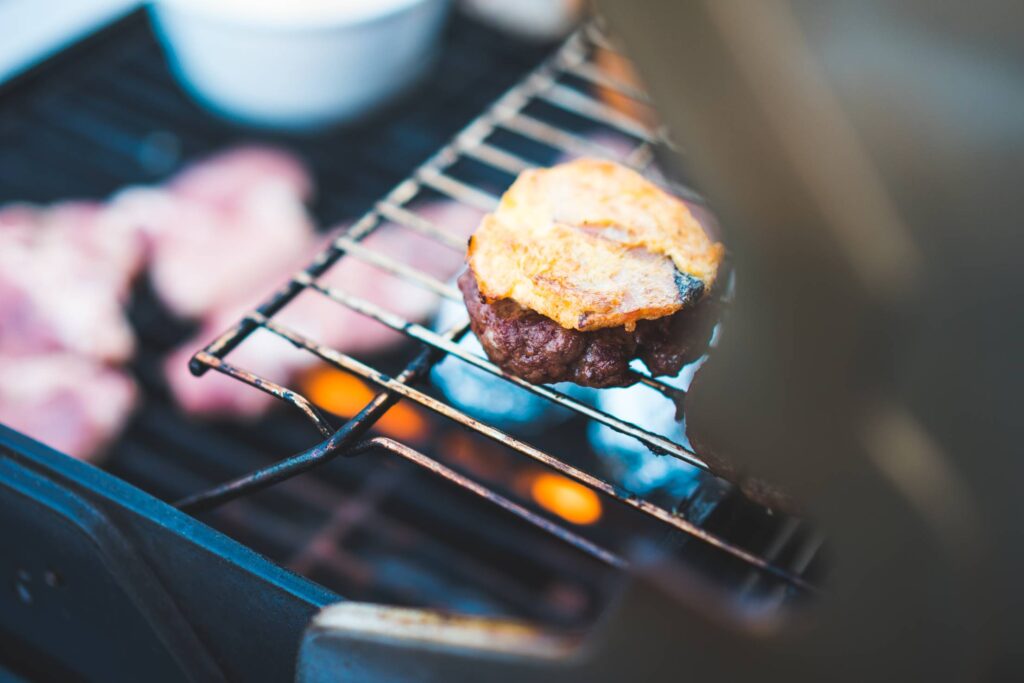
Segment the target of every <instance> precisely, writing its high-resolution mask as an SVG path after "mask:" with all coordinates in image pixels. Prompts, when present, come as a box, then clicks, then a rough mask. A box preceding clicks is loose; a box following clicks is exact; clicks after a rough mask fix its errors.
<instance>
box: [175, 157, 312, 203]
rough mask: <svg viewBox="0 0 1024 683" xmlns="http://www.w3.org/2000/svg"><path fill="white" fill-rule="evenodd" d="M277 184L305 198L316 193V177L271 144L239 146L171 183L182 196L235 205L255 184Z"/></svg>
mask: <svg viewBox="0 0 1024 683" xmlns="http://www.w3.org/2000/svg"><path fill="white" fill-rule="evenodd" d="M268 184H274V185H277V186H279V187H280V188H281V189H282V190H283V191H285V192H287V193H288V194H290V195H292V196H293V197H297V198H298V199H299V200H301V201H309V199H310V198H311V197H312V195H313V179H312V178H311V177H310V175H309V172H308V171H307V170H306V168H305V167H304V166H303V165H302V163H301V162H300V161H299V160H298V159H296V158H295V157H294V156H292V155H291V154H288V153H287V152H283V151H279V150H276V149H273V148H271V147H256V146H250V147H237V148H235V149H232V150H229V151H227V152H223V153H221V154H217V155H216V156H212V157H210V158H208V159H204V160H202V161H200V162H199V163H196V164H194V165H192V166H190V167H188V168H186V169H185V170H184V171H182V172H181V173H179V174H178V175H177V176H175V177H174V178H172V179H171V180H170V182H169V183H168V189H169V190H171V191H172V192H174V194H176V195H178V196H179V197H188V198H189V199H194V200H196V201H200V202H203V203H207V204H225V205H228V206H230V205H232V204H234V203H235V202H236V201H237V200H238V198H239V197H243V196H245V195H247V194H248V193H249V192H250V191H251V189H252V188H253V187H259V186H264V185H268Z"/></svg>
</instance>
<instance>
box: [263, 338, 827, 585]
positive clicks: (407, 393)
mask: <svg viewBox="0 0 1024 683" xmlns="http://www.w3.org/2000/svg"><path fill="white" fill-rule="evenodd" d="M263 326H264V327H265V328H266V329H268V330H270V331H272V332H275V333H277V334H279V335H280V336H281V337H283V338H284V339H287V340H288V341H290V342H292V343H293V344H295V345H297V346H301V347H303V348H305V349H307V350H309V351H311V352H313V353H315V354H316V355H317V356H319V357H320V358H322V359H323V360H325V361H327V362H328V363H331V364H332V365H335V366H336V367H338V368H341V369H342V370H347V371H348V372H351V373H353V374H356V375H359V376H360V377H362V378H363V379H366V380H369V381H370V382H373V383H374V384H376V385H378V386H380V387H381V388H383V389H386V390H388V391H391V392H394V393H395V394H400V395H401V396H402V397H404V398H408V399H410V400H413V401H415V402H416V403H419V404H420V405H422V406H424V407H425V408H428V409H429V410H432V411H433V412H435V413H438V414H439V415H442V416H444V417H447V418H449V419H451V420H453V421H455V422H458V423H459V424H462V425H465V426H466V427H469V428H470V429H472V430H473V431H475V432H477V433H479V434H482V435H484V436H486V437H487V438H489V439H491V440H493V441H495V442H497V443H499V444H502V445H505V446H508V447H509V448H512V449H514V450H516V451H518V452H519V453H521V454H523V455H525V456H527V457H529V458H531V459H533V460H535V461H537V462H539V463H541V464H542V465H545V466H547V467H549V468H550V469H553V470H555V471H556V472H558V473H560V474H562V475H564V476H566V477H569V478H570V479H573V480H575V481H577V482H579V483H581V484H584V485H586V486H589V487H590V488H592V489H594V490H595V491H599V492H601V493H603V494H605V495H607V496H609V497H610V498H612V499H614V500H616V501H618V502H619V503H622V504H623V505H625V506H627V507H630V508H633V509H634V510H637V511H639V512H641V513H643V514H645V515H647V516H649V517H651V518H653V519H656V520H658V521H660V522H663V523H665V524H667V525H669V526H671V527H674V528H676V529H678V530H679V531H682V532H683V533H686V534H689V535H691V536H694V537H696V538H699V539H701V540H702V541H704V542H705V543H708V544H709V545H711V546H714V547H715V548H718V549H719V550H722V551H724V552H726V553H728V554H730V555H732V556H734V557H736V558H738V559H740V560H742V561H744V562H747V563H748V564H751V565H754V566H755V567H758V568H760V569H763V570H764V571H766V572H768V573H770V574H773V575H775V576H778V577H779V578H781V579H783V580H785V581H788V582H790V583H792V584H793V585H795V586H799V587H801V588H804V589H808V590H814V588H813V586H811V585H810V584H808V583H807V582H806V581H804V580H803V579H802V578H801V577H799V576H795V575H793V574H791V573H790V572H787V571H786V570H785V569H782V568H780V567H776V566H774V565H773V564H771V563H770V562H768V561H766V560H764V559H763V558H761V557H758V556H757V555H754V554H753V553H751V552H749V551H747V550H744V549H743V548H740V547H738V546H736V545H733V544H732V543H729V542H728V541H726V540H724V539H721V538H719V537H717V536H715V535H714V534H712V533H710V532H709V531H707V530H705V529H702V528H701V527H699V526H697V525H696V524H694V523H692V522H691V521H689V520H688V519H685V518H683V517H680V516H678V515H676V514H674V513H672V512H670V511H668V510H666V509H664V508H662V507H659V506H658V505H655V504H654V503H651V502H650V501H647V500H644V499H642V498H639V497H637V496H635V495H634V494H632V493H630V492H629V491H625V490H623V489H620V488H619V487H617V486H614V485H613V484H610V483H608V482H607V481H604V480H603V479H600V478H598V477H595V476H593V475H592V474H589V473H587V472H584V471H582V470H580V469H577V468H575V467H573V466H572V465H569V464H568V463H565V462H563V461H561V460H559V459H558V458H556V457H554V456H552V455H550V454H548V453H546V452H545V451H542V450H540V449H539V448H536V447H534V446H531V445H530V444H527V443H525V442H523V441H520V440H519V439H516V438H515V437H513V436H511V435H510V434H506V433H505V432H503V431H501V430H499V429H497V428H496V427H492V426H491V425H489V424H486V423H484V422H480V421H479V420H477V419H475V418H472V417H470V416H469V415H466V414H465V413H463V412H462V411H460V410H458V409H456V408H454V407H452V406H450V405H448V404H447V403H444V402H443V401H439V400H438V399H436V398H434V397H432V396H429V395H427V394H424V393H423V392H421V391H419V390H417V389H415V388H413V387H411V386H409V385H408V384H406V383H405V382H403V381H399V380H398V379H395V378H392V377H389V376H388V375H386V374H384V373H382V372H380V371H379V370H377V369H375V368H373V367H371V366H369V365H367V364H365V363H363V362H361V361H359V360H356V359H355V358H352V357H351V356H348V355H346V354H343V353H339V352H338V351H335V350H334V349H331V348H329V347H326V346H323V345H321V344H317V343H316V342H314V341H312V340H310V339H309V338H307V337H305V336H304V335H301V334H299V333H298V332H296V331H294V330H292V329H290V328H288V327H285V326H284V325H281V324H280V323H277V322H274V321H272V320H265V321H263ZM357 417H358V416H357ZM346 426H347V425H346ZM342 429H343V430H344V429H345V428H344V427H343V428H342ZM340 431H342V430H339V432H340ZM335 436H337V434H336V435H335ZM333 441H334V438H333V437H332V439H329V440H328V441H325V442H324V444H321V446H318V447H314V448H313V449H310V452H312V453H313V454H314V455H315V456H316V459H322V458H323V457H324V454H323V451H325V450H326V451H328V452H333V451H334V450H335V449H336V448H337V446H336V445H335V444H333V443H332V442H333ZM325 444H326V446H325ZM313 464H315V463H313ZM313 464H310V465H309V467H312V466H313ZM304 469H308V467H305V468H304Z"/></svg>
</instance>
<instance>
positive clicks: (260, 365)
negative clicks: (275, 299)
mask: <svg viewBox="0 0 1024 683" xmlns="http://www.w3.org/2000/svg"><path fill="white" fill-rule="evenodd" d="M416 213H417V214H419V215H420V216H422V217H424V218H426V219H427V220H430V221H432V222H434V223H435V224H437V225H438V226H440V227H442V228H444V229H446V230H448V231H450V232H451V233H453V234H455V235H458V236H460V237H468V236H469V234H470V233H471V232H472V231H473V229H474V228H475V227H476V224H477V223H478V222H479V220H480V216H481V213H480V212H479V211H476V210H475V209H471V208H467V207H465V206H462V205H459V204H455V203H454V202H436V203H431V204H426V205H424V206H422V207H420V208H419V209H417V211H416ZM335 234H340V231H335ZM362 243H363V244H364V245H365V246H366V247H367V248H370V249H373V250H374V251H377V252H380V253H382V254H386V255H388V256H391V257H392V258H395V259H397V260H399V261H401V262H403V263H405V264H408V265H411V266H413V267H415V268H417V269H419V270H421V271H423V272H425V273H427V274H429V275H431V276H433V277H435V278H437V279H439V280H441V281H442V282H445V281H448V280H450V279H451V278H452V277H453V276H454V275H455V274H456V273H457V272H458V271H459V270H460V269H461V267H462V261H463V255H462V252H461V250H456V249H451V248H448V247H445V246H443V245H441V244H439V243H438V242H436V241H434V240H432V239H430V238H427V237H424V236H423V235H421V234H419V233H417V232H415V231H412V230H409V229H408V228H400V227H398V226H395V225H390V224H389V225H384V226H381V227H380V228H379V229H378V230H377V231H375V232H374V233H373V234H371V235H370V236H369V237H367V238H366V239H365V240H363V242H362ZM308 260H309V256H307V257H305V258H304V259H301V263H298V264H293V266H292V267H291V268H290V269H288V270H286V271H283V272H281V273H278V274H277V275H276V276H274V277H268V278H267V279H266V281H267V283H274V284H275V285H276V284H280V283H282V282H284V281H285V280H286V279H287V278H288V277H290V276H291V275H292V274H294V273H295V272H296V271H297V270H299V269H300V268H301V267H303V266H305V265H306V263H307V262H308ZM321 282H322V283H323V284H325V285H327V286H331V287H336V288H338V289H341V290H343V291H345V292H347V293H349V294H351V295H354V296H358V297H360V298H362V299H366V300H368V301H370V302H371V303H374V304H376V305H378V306H381V307H383V308H385V309H386V310H388V311H391V312H392V313H396V314H398V315H401V316H402V317H403V318H405V319H406V320H412V321H415V322H423V321H425V320H426V319H427V318H428V317H429V316H430V314H431V313H432V312H433V311H434V310H435V309H436V307H437V304H438V298H437V296H436V295H435V294H433V293H431V292H430V291H427V290H425V289H422V288H420V287H417V286H415V285H412V284H409V283H407V282H404V281H402V280H401V279H400V278H398V277H397V276H393V275H389V274H387V273H386V272H384V271H381V270H380V269H378V268H375V267H373V266H371V265H369V264H367V263H364V262H363V261H360V260H359V259H357V258H355V257H353V256H345V257H343V258H342V259H341V260H340V261H339V262H338V263H337V264H335V266H334V267H333V268H331V269H330V270H329V271H328V272H327V273H326V274H325V275H324V276H323V277H322V278H321ZM257 303H259V302H258V300H256V299H250V300H248V301H246V302H244V303H242V304H240V305H237V306H235V307H234V308H225V309H223V311H222V312H221V313H220V314H219V315H217V316H214V317H211V318H210V319H209V320H208V323H207V325H205V326H204V330H203V332H202V333H201V334H200V335H199V336H198V337H196V338H195V339H194V340H192V341H191V342H188V343H186V344H185V345H184V346H183V347H182V348H181V349H180V350H179V351H178V352H177V353H176V354H175V355H174V356H172V357H171V358H170V359H168V361H167V365H166V366H165V372H166V377H167V381H168V385H169V386H170V387H171V390H172V392H173V393H174V395H175V397H176V398H177V400H178V403H179V404H180V405H182V406H183V407H184V408H185V409H186V410H188V411H190V412H196V413H206V414H219V415H241V416H249V417H251V416H256V415H259V414H260V413H261V412H262V411H264V410H265V409H266V408H268V407H269V406H270V405H272V404H273V403H274V400H273V399H272V398H271V397H269V396H268V395H266V394H264V393H263V392H261V391H259V390H257V389H255V388H253V387H250V386H247V385H245V384H243V383H241V382H239V381H237V380H234V379H232V378H229V377H225V376H222V375H221V374H220V373H216V372H213V371H210V372H208V373H207V374H206V375H204V377H203V378H202V379H201V380H197V379H196V378H194V377H193V376H192V375H191V374H190V373H189V371H188V369H187V363H188V360H189V358H190V357H191V356H192V354H193V353H194V352H195V351H197V350H199V349H200V348H202V347H203V346H205V345H206V344H207V343H209V341H210V340H212V339H213V338H215V337H216V336H217V335H218V334H220V333H222V332H223V331H225V330H226V329H228V327H229V326H231V325H233V324H235V323H236V322H237V321H238V320H239V319H240V317H241V316H242V315H243V314H244V313H245V311H246V310H250V309H251V308H252V307H253V306H255V305H256V304H257ZM274 320H276V321H278V322H280V323H281V324H283V325H286V326H287V327H289V328H291V329H293V330H295V331H297V332H299V333H300V334H303V335H305V336H307V337H309V338H310V339H312V340H314V341H316V342H319V343H323V344H326V345H327V346H330V347H331V348H334V349H336V350H338V351H341V352H343V353H352V354H362V353H381V352H384V351H387V350H389V349H391V348H394V347H395V346H397V345H398V344H400V343H401V342H402V340H403V338H404V337H403V335H402V334H401V333H399V332H396V331H394V330H391V329H389V328H387V327H385V326H383V325H381V324H379V323H376V322H374V321H372V320H369V319H368V318H366V317H365V316H363V315H361V314H359V313H356V312H355V311H353V310H351V309H349V308H347V307H345V306H343V305H341V304H338V303H335V302H333V301H331V300H330V299H328V298H327V297H325V296H323V295H321V294H319V293H318V292H315V291H306V292H303V293H302V294H300V295H299V296H298V297H297V298H296V299H295V300H293V301H292V302H291V303H290V304H289V305H288V306H286V307H285V309H284V310H282V311H281V312H280V313H278V314H277V315H276V316H274ZM226 360H227V362H229V363H231V364H233V365H235V366H237V367H240V368H244V369H246V370H249V371H252V372H255V373H257V374H259V375H261V376H263V377H265V378H267V379H270V380H272V381H275V382H277V383H279V384H284V385H287V384H288V382H289V381H291V380H292V379H294V377H295V375H296V374H297V373H298V372H300V371H301V370H304V369H306V368H309V367H311V366H312V365H315V364H316V363H317V362H318V361H317V359H316V357H315V356H314V355H313V354H311V353H308V352H304V351H302V352H300V351H297V350H296V349H295V348H294V347H291V346H289V345H288V344H287V343H286V342H284V341H283V340H280V339H274V338H272V337H270V333H269V332H266V331H258V332H257V333H255V334H254V335H253V336H252V337H250V338H249V339H247V340H246V341H245V342H243V343H242V344H241V345H240V346H239V347H238V348H237V349H235V350H234V351H232V352H231V354H229V355H228V357H227V359H226Z"/></svg>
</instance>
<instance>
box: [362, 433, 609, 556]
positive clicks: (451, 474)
mask: <svg viewBox="0 0 1024 683" xmlns="http://www.w3.org/2000/svg"><path fill="white" fill-rule="evenodd" d="M374 448H380V449H383V450H386V451H389V452H391V453H394V454H395V455H398V456H400V457H402V458H405V459H406V460H408V461H409V462H412V463H414V464H416V465H417V466H419V467H422V468H424V469H427V470H430V471H431V472H433V473H434V474H437V475H439V476H440V477H442V478H443V479H447V480H448V481H450V482H452V483H453V484H455V485H456V486H459V487H461V488H463V489H465V490H467V491H470V492H471V493H473V494H475V495H477V496H480V497H481V498H483V499H484V500H488V501H490V502H492V503H494V504H495V505H497V506H498V507H500V508H502V509H503V510H507V511H508V512H511V513H512V514H514V515H515V516H516V517H519V518H520V519H522V520H524V521H526V522H528V523H530V524H532V525H533V526H535V527H537V528H538V529H541V530H542V531H544V532H546V533H549V534H551V535H552V536H554V537H556V538H558V539H559V540H562V541H565V542H566V543H568V544H569V545H571V546H573V547H575V548H578V549H579V550H581V551H582V552H584V553H586V554H588V555H590V556H591V557H594V558H597V559H598V560H601V561H602V562H604V563H606V564H610V565H611V566H613V567H619V568H623V567H625V566H626V561H625V560H624V559H622V558H621V557H619V556H618V555H616V554H615V553H613V552H611V551H609V550H606V549H604V548H602V547H601V546H599V545H597V544H596V543H593V542H591V541H589V540H587V539H585V538H583V537H582V536H580V535H579V534H576V533H573V532H572V531H569V530H568V529H566V528H565V527H563V526H561V525H559V524H555V523H554V522H552V521H551V520H549V519H546V518H544V517H541V516H540V515H538V514H536V513H534V512H531V511H530V510H528V509H526V508H525V507H523V506H522V505H519V504H518V503H516V502H514V501H512V500H509V499H508V498H505V497H504V496H502V495H500V494H499V493H497V492H495V491H493V490H491V489H489V488H487V487H486V486H484V485H482V484H480V483H478V482H477V481H475V480H474V479H470V478H469V477H467V476H465V475H462V474H459V473H458V472H456V471H455V470H453V469H451V468H449V467H447V466H445V465H443V464H442V463H440V462H438V461H437V460H434V459H433V458H431V457H429V456H427V455H424V454H423V453H420V452H419V451H417V450H416V449H413V448H409V447H408V446H406V445H405V444H402V443H399V442H398V441H394V440H393V439H388V438H386V437H375V438H373V439H369V440H367V441H364V442H362V443H358V444H356V445H355V446H353V447H352V448H351V449H349V451H348V452H347V453H346V454H345V455H353V456H354V455H359V454H360V453H364V452H366V451H369V450H372V449H374Z"/></svg>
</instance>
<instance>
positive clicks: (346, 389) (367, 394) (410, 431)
mask: <svg viewBox="0 0 1024 683" xmlns="http://www.w3.org/2000/svg"><path fill="white" fill-rule="evenodd" d="M302 386H303V393H304V394H305V395H306V397H308V398H309V400H311V401H312V402H313V403H315V404H316V405H318V406H320V407H321V408H323V409H324V410H326V411H328V412H330V413H333V414H335V415H338V416H340V417H345V418H349V417H352V416H354V415H355V414H356V413H358V412H359V411H360V410H362V409H363V407H364V406H366V404H367V403H369V402H370V400H371V399H372V398H373V397H374V396H375V395H376V392H375V391H374V390H373V389H372V388H371V387H370V386H369V385H368V384H367V383H366V382H364V381H362V380H361V379H359V378H358V377H355V376H354V375H350V374H349V373H347V372H343V371H341V370H335V369H334V368H322V369H318V370H315V371H313V372H311V373H309V374H308V375H307V376H306V377H305V379H304V380H303V382H302ZM376 429H377V430H378V431H379V432H380V433H381V434H384V435H385V436H390V437H393V438H395V439H400V440H403V441H420V440H422V439H423V438H424V437H426V436H427V433H428V431H429V429H430V427H429V425H428V424H427V420H426V418H425V417H424V416H423V414H422V413H421V412H420V411H419V410H417V409H416V408H414V407H413V406H410V405H408V404H406V403H401V402H400V403H397V404H395V406H394V407H392V408H391V409H390V410H388V412H386V413H384V417H382V418H381V419H380V420H378V421H377V424H376Z"/></svg>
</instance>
